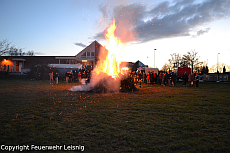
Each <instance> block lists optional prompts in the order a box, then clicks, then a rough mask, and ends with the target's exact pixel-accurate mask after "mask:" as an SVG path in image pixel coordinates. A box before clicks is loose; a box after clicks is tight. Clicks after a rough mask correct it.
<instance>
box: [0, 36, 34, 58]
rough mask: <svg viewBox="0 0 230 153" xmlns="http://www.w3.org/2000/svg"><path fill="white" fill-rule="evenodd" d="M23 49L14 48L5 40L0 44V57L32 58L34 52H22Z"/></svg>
mask: <svg viewBox="0 0 230 153" xmlns="http://www.w3.org/2000/svg"><path fill="white" fill-rule="evenodd" d="M23 49H24V48H15V47H14V46H12V45H11V43H10V42H8V40H7V39H4V40H3V41H1V42H0V56H2V55H10V56H34V51H33V50H31V51H30V50H29V51H27V52H24V51H23Z"/></svg>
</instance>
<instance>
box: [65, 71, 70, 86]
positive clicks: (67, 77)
mask: <svg viewBox="0 0 230 153" xmlns="http://www.w3.org/2000/svg"><path fill="white" fill-rule="evenodd" d="M65 82H66V83H68V82H69V71H67V72H66V73H65Z"/></svg>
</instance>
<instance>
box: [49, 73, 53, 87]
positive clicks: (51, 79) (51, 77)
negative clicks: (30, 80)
mask: <svg viewBox="0 0 230 153" xmlns="http://www.w3.org/2000/svg"><path fill="white" fill-rule="evenodd" d="M49 76H50V84H53V81H54V73H53V72H51V73H49Z"/></svg>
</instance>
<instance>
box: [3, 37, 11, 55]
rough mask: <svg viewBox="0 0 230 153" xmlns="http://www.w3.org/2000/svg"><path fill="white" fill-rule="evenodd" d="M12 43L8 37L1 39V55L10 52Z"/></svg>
mask: <svg viewBox="0 0 230 153" xmlns="http://www.w3.org/2000/svg"><path fill="white" fill-rule="evenodd" d="M10 44H11V43H9V42H8V40H7V39H4V40H3V41H0V56H2V55H5V54H7V53H9V51H10V48H11V47H12V46H10Z"/></svg>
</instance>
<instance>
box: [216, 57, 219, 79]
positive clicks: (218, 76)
mask: <svg viewBox="0 0 230 153" xmlns="http://www.w3.org/2000/svg"><path fill="white" fill-rule="evenodd" d="M219 54H220V53H218V54H217V65H216V66H217V71H216V73H217V82H219V71H218V65H219V58H218V57H219V56H218V55H219Z"/></svg>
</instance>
